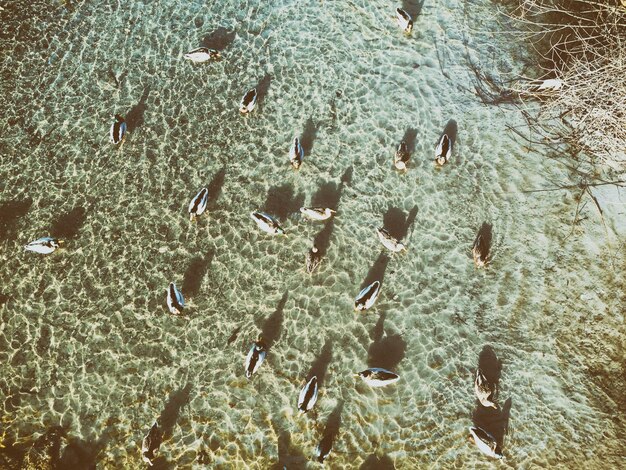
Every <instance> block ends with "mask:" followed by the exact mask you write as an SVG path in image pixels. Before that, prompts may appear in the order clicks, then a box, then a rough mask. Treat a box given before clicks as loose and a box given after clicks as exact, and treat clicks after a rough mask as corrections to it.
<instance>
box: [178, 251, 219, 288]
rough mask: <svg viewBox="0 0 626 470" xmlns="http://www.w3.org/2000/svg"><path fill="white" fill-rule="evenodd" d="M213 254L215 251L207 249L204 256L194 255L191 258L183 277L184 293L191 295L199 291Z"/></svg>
mask: <svg viewBox="0 0 626 470" xmlns="http://www.w3.org/2000/svg"><path fill="white" fill-rule="evenodd" d="M213 256H215V252H213V251H209V252H208V253H207V255H206V256H205V257H204V258H202V257H200V256H196V257H195V258H193V259H192V260H191V262H190V263H189V266H188V267H187V270H186V271H185V275H184V277H183V285H182V291H183V293H184V294H186V295H189V296H190V297H193V296H194V295H197V294H198V292H200V286H201V285H202V280H203V279H204V276H205V275H206V273H207V271H208V269H209V267H210V266H211V261H213Z"/></svg>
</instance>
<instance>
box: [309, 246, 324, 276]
mask: <svg viewBox="0 0 626 470" xmlns="http://www.w3.org/2000/svg"><path fill="white" fill-rule="evenodd" d="M321 262H322V254H321V253H320V250H319V249H318V248H317V247H316V246H315V245H313V247H311V249H310V250H309V251H308V252H307V254H306V272H307V273H309V274H311V273H312V272H313V271H315V269H317V267H318V266H319V264H320V263H321Z"/></svg>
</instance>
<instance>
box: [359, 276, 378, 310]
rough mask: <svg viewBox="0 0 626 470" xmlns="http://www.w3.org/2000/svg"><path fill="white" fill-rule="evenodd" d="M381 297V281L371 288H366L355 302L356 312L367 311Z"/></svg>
mask: <svg viewBox="0 0 626 470" xmlns="http://www.w3.org/2000/svg"><path fill="white" fill-rule="evenodd" d="M379 295H380V281H374V282H372V283H371V284H370V285H369V286H367V287H365V288H364V289H363V290H362V291H361V292H359V295H357V296H356V299H355V300H354V309H355V310H367V309H368V308H370V307H371V306H372V305H374V302H376V299H377V298H378V296H379Z"/></svg>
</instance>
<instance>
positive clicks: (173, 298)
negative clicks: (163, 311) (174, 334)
mask: <svg viewBox="0 0 626 470" xmlns="http://www.w3.org/2000/svg"><path fill="white" fill-rule="evenodd" d="M167 308H168V309H169V311H170V313H171V314H172V315H181V314H182V313H183V309H184V308H185V298H184V297H183V294H182V292H181V291H179V290H178V289H177V288H176V284H174V283H173V282H170V285H169V286H168V288H167Z"/></svg>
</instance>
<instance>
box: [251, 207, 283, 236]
mask: <svg viewBox="0 0 626 470" xmlns="http://www.w3.org/2000/svg"><path fill="white" fill-rule="evenodd" d="M250 217H252V220H254V221H255V222H256V224H257V225H258V226H259V228H260V229H261V230H263V231H264V232H265V233H269V234H270V235H284V233H285V230H284V229H283V228H282V227H281V226H280V224H279V223H278V222H277V221H276V219H274V218H273V217H272V216H271V215H268V214H266V213H265V212H259V211H255V212H250Z"/></svg>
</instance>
